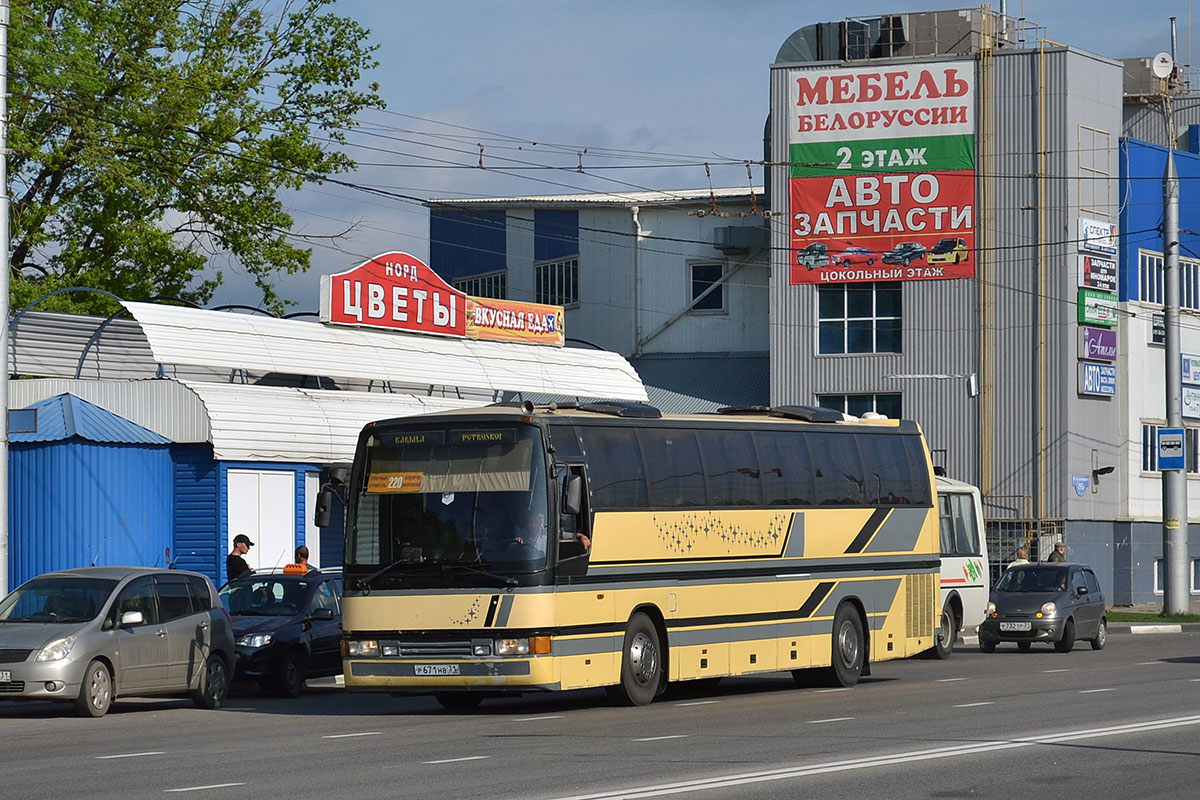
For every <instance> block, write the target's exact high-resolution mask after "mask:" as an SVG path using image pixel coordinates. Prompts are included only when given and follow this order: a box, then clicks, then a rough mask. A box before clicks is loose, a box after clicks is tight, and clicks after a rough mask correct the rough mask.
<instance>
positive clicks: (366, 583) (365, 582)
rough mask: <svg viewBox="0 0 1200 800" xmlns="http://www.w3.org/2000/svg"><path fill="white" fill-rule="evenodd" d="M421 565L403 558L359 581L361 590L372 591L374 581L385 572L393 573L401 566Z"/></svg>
mask: <svg viewBox="0 0 1200 800" xmlns="http://www.w3.org/2000/svg"><path fill="white" fill-rule="evenodd" d="M419 563H420V562H419V561H413V560H412V559H411V558H401V559H398V560H396V561H393V562H392V563H390V564H388V565H387V566H386V567H380V568H379V569H377V570H375V571H374V572H372V573H371V574H370V575H368V576H367V577H365V578H359V580H358V585H359V588H361V589H370V588H371V582H372V581H374V580H375V579H376V578H378V577H379V576H380V575H382V574H384V573H385V572H391V571H392V570H394V569H395V568H396V567H398V566H400V565H401V564H419Z"/></svg>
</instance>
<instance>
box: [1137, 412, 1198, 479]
mask: <svg viewBox="0 0 1200 800" xmlns="http://www.w3.org/2000/svg"><path fill="white" fill-rule="evenodd" d="M1165 427H1166V426H1165V425H1159V424H1157V423H1153V422H1143V423H1142V472H1157V471H1158V429H1159V428H1165ZM1183 432H1184V437H1183V449H1184V456H1185V462H1184V463H1186V464H1187V471H1188V472H1189V473H1193V474H1200V457H1198V456H1200V429H1197V428H1184V429H1183Z"/></svg>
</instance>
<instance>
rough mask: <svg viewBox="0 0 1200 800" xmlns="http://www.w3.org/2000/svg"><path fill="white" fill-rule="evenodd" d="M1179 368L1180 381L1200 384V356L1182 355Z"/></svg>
mask: <svg viewBox="0 0 1200 800" xmlns="http://www.w3.org/2000/svg"><path fill="white" fill-rule="evenodd" d="M1179 367H1180V371H1179V379H1180V380H1181V381H1182V382H1183V383H1196V384H1200V356H1198V355H1195V354H1193V353H1180V354H1179Z"/></svg>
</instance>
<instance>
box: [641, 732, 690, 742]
mask: <svg viewBox="0 0 1200 800" xmlns="http://www.w3.org/2000/svg"><path fill="white" fill-rule="evenodd" d="M686 738H688V735H687V734H686V733H677V734H675V735H674V736H647V737H646V738H645V739H634V740H633V741H635V742H661V741H662V740H663V739H686Z"/></svg>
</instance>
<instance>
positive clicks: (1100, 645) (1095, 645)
mask: <svg viewBox="0 0 1200 800" xmlns="http://www.w3.org/2000/svg"><path fill="white" fill-rule="evenodd" d="M1107 641H1108V620H1106V619H1105V618H1104V617H1101V618H1100V627H1098V628H1096V638H1094V639H1092V649H1093V650H1103V649H1104V643H1105V642H1107Z"/></svg>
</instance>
